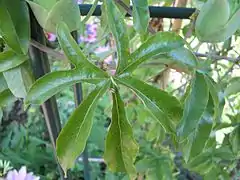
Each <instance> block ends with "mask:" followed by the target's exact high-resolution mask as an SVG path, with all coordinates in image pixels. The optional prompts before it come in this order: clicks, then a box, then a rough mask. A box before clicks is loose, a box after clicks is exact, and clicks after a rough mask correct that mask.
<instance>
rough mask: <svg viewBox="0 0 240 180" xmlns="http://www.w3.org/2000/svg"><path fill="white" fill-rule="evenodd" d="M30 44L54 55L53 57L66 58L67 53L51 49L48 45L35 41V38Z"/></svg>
mask: <svg viewBox="0 0 240 180" xmlns="http://www.w3.org/2000/svg"><path fill="white" fill-rule="evenodd" d="M30 44H31V45H32V46H34V47H35V48H38V49H39V50H41V51H42V52H45V53H47V54H48V55H50V56H52V57H55V58H58V59H66V57H65V55H64V54H62V53H60V52H58V51H55V50H54V49H51V48H49V47H47V46H44V45H43V44H40V43H39V42H37V41H35V40H33V39H32V40H31V41H30Z"/></svg>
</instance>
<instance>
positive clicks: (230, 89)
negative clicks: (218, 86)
mask: <svg viewBox="0 0 240 180" xmlns="http://www.w3.org/2000/svg"><path fill="white" fill-rule="evenodd" d="M239 92H240V77H234V78H233V79H231V81H230V83H229V85H228V86H227V88H226V89H225V92H224V94H225V96H227V97H228V96H230V95H233V94H237V93H239Z"/></svg>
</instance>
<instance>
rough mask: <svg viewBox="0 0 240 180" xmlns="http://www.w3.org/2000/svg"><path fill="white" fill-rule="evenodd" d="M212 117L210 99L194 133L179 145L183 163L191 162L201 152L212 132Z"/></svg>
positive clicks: (212, 105) (212, 111)
mask: <svg viewBox="0 0 240 180" xmlns="http://www.w3.org/2000/svg"><path fill="white" fill-rule="evenodd" d="M213 117H214V104H213V100H212V98H211V97H210V98H209V100H208V105H207V108H206V109H205V111H204V113H203V116H202V118H201V120H200V122H199V124H196V128H195V129H194V131H193V132H192V133H191V134H190V135H189V136H188V138H187V139H185V140H184V141H183V142H182V143H181V148H182V152H183V157H184V160H185V162H188V160H189V159H190V160H191V159H192V158H194V157H196V156H197V155H199V154H200V153H202V152H203V149H204V148H205V146H206V144H207V142H208V139H209V136H210V133H211V130H212V126H213Z"/></svg>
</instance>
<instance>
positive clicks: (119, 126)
mask: <svg viewBox="0 0 240 180" xmlns="http://www.w3.org/2000/svg"><path fill="white" fill-rule="evenodd" d="M113 94H114V97H115V103H116V111H117V115H118V116H117V123H118V128H119V134H120V145H121V156H122V161H123V164H124V168H125V170H127V168H126V164H125V161H124V159H123V157H124V156H123V148H122V146H123V145H122V144H123V142H122V131H121V125H120V113H119V106H118V99H117V95H116V92H115V93H113ZM119 96H120V95H119Z"/></svg>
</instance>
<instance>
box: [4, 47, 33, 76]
mask: <svg viewBox="0 0 240 180" xmlns="http://www.w3.org/2000/svg"><path fill="white" fill-rule="evenodd" d="M27 59H28V57H27V56H25V55H17V54H16V53H14V52H13V51H11V50H8V51H5V52H1V53H0V72H3V71H7V70H9V69H11V68H15V67H17V66H19V65H20V64H22V63H24V62H25V61H26V60H27Z"/></svg>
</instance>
